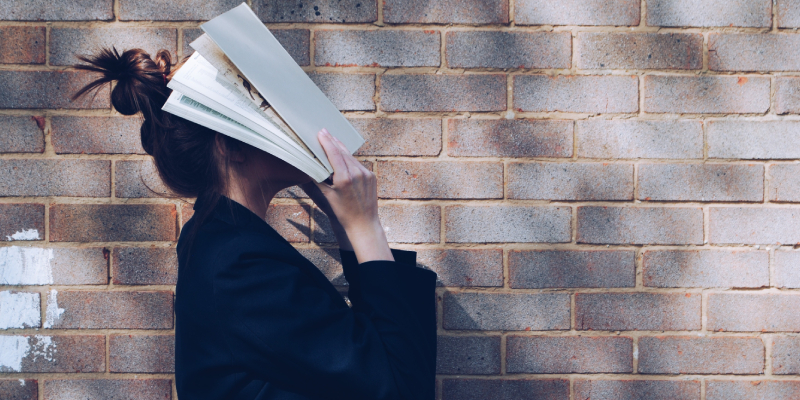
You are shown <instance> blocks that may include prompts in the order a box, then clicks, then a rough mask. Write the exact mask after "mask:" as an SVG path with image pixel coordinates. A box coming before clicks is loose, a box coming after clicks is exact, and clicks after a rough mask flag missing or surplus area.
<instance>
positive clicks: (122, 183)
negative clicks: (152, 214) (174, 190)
mask: <svg viewBox="0 0 800 400" xmlns="http://www.w3.org/2000/svg"><path fill="white" fill-rule="evenodd" d="M114 180H115V184H114V187H115V189H114V196H115V197H168V196H170V195H171V192H170V190H169V189H168V188H167V186H166V185H164V182H162V181H161V178H159V176H158V171H156V167H155V164H154V163H153V162H152V161H151V160H148V161H142V160H130V161H116V162H115V163H114Z"/></svg>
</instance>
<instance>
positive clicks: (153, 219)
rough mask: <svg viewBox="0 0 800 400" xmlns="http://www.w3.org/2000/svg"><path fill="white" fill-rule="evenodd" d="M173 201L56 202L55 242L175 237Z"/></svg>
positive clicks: (52, 219)
mask: <svg viewBox="0 0 800 400" xmlns="http://www.w3.org/2000/svg"><path fill="white" fill-rule="evenodd" d="M176 217H177V213H176V212H175V206H174V205H171V204H169V205H168V204H124V205H123V204H55V205H53V206H51V207H50V240H51V241H54V242H126V241H134V242H138V241H158V240H166V241H174V240H175V239H176V237H175V227H176V223H177V221H176Z"/></svg>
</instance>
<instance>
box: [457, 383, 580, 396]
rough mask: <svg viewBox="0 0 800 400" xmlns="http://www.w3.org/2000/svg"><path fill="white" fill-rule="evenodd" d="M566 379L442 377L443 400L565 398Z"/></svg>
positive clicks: (566, 393) (567, 385) (567, 387)
mask: <svg viewBox="0 0 800 400" xmlns="http://www.w3.org/2000/svg"><path fill="white" fill-rule="evenodd" d="M569 398H570V397H569V381H568V380H566V379H444V380H443V381H442V400H484V399H492V400H568V399H569Z"/></svg>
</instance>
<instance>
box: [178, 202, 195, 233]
mask: <svg viewBox="0 0 800 400" xmlns="http://www.w3.org/2000/svg"><path fill="white" fill-rule="evenodd" d="M193 215H194V204H192V203H184V204H181V226H180V229H183V225H185V224H186V223H187V222H189V219H191V218H192V216H193Z"/></svg>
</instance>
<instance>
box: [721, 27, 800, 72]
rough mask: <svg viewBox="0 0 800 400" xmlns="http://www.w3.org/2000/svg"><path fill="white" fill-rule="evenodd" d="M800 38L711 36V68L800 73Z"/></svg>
mask: <svg viewBox="0 0 800 400" xmlns="http://www.w3.org/2000/svg"><path fill="white" fill-rule="evenodd" d="M798 46H800V35H797V34H762V33H757V34H749V33H747V34H719V33H712V34H710V35H709V36H708V68H709V69H711V70H714V71H797V70H800V50H797V48H798Z"/></svg>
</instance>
